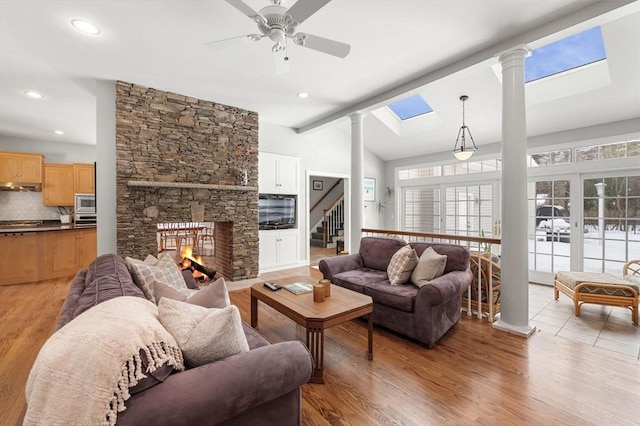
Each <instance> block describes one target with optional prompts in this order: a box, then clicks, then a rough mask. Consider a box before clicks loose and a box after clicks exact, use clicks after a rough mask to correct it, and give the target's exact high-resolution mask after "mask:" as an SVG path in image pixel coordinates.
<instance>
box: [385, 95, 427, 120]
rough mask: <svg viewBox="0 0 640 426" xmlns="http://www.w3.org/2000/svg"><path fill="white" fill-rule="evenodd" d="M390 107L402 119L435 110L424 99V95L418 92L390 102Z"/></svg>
mask: <svg viewBox="0 0 640 426" xmlns="http://www.w3.org/2000/svg"><path fill="white" fill-rule="evenodd" d="M389 108H391V111H393V113H394V114H395V115H396V116H398V118H399V119H400V120H408V119H410V118H413V117H417V116H419V115H423V114H428V113H430V112H432V111H433V109H432V108H431V107H430V106H429V104H428V103H426V102H425V100H424V99H422V96H420V95H418V94H415V95H413V96H409V97H408V98H405V99H402V100H400V101H397V102H393V103H391V104H389Z"/></svg>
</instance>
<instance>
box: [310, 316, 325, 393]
mask: <svg viewBox="0 0 640 426" xmlns="http://www.w3.org/2000/svg"><path fill="white" fill-rule="evenodd" d="M307 348H309V352H311V356H312V357H313V374H312V375H311V378H310V379H309V383H324V328H323V327H322V326H307Z"/></svg>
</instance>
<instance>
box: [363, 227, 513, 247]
mask: <svg viewBox="0 0 640 426" xmlns="http://www.w3.org/2000/svg"><path fill="white" fill-rule="evenodd" d="M362 232H363V233H370V234H383V235H406V236H410V237H420V238H431V239H437V240H459V241H469V242H473V243H484V244H500V241H501V240H500V238H486V237H470V236H468V235H457V234H432V233H429V232H414V231H400V230H390V229H371V228H362Z"/></svg>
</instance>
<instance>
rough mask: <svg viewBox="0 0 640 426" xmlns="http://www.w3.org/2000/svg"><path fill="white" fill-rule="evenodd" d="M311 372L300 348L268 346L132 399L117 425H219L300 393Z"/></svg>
mask: <svg viewBox="0 0 640 426" xmlns="http://www.w3.org/2000/svg"><path fill="white" fill-rule="evenodd" d="M312 369H313V367H312V359H311V355H310V354H309V351H308V350H307V348H306V347H305V346H304V345H303V344H302V343H301V342H297V341H294V342H281V343H275V344H273V345H268V346H263V347H260V348H257V349H253V350H251V351H248V352H244V353H241V354H238V355H234V356H231V357H229V358H226V359H224V360H220V361H217V362H213V363H210V364H206V365H202V366H199V367H196V368H192V369H189V370H186V371H183V372H181V373H176V374H173V375H171V376H169V377H168V378H167V380H166V381H165V382H164V383H160V384H158V385H156V386H154V387H152V388H150V389H148V390H146V391H144V392H141V393H139V394H136V395H133V396H132V397H131V399H129V400H128V401H127V402H126V403H125V405H126V407H127V409H126V410H125V411H124V412H122V413H118V424H119V425H127V424H129V425H140V424H153V425H172V426H173V425H197V424H217V423H219V422H222V421H225V420H227V419H231V418H233V417H235V416H237V415H238V414H240V413H243V412H245V411H247V410H250V409H251V408H254V407H257V406H259V405H261V404H264V403H266V402H269V401H271V400H274V399H276V398H279V397H280V396H282V395H285V394H287V393H290V392H292V391H295V390H296V389H299V388H300V387H301V386H302V385H303V384H304V383H306V382H307V381H308V380H309V378H310V377H311V372H312Z"/></svg>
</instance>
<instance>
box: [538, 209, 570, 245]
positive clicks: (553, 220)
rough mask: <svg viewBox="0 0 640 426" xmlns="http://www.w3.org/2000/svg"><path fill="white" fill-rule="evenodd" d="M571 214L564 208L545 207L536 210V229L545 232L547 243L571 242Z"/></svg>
mask: <svg viewBox="0 0 640 426" xmlns="http://www.w3.org/2000/svg"><path fill="white" fill-rule="evenodd" d="M568 218H569V213H568V212H567V210H565V208H564V207H562V206H551V205H544V206H540V207H538V208H537V209H536V228H537V229H539V230H541V231H545V232H546V234H547V241H559V242H562V243H568V242H570V234H571V223H570V222H569V219H568Z"/></svg>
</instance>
